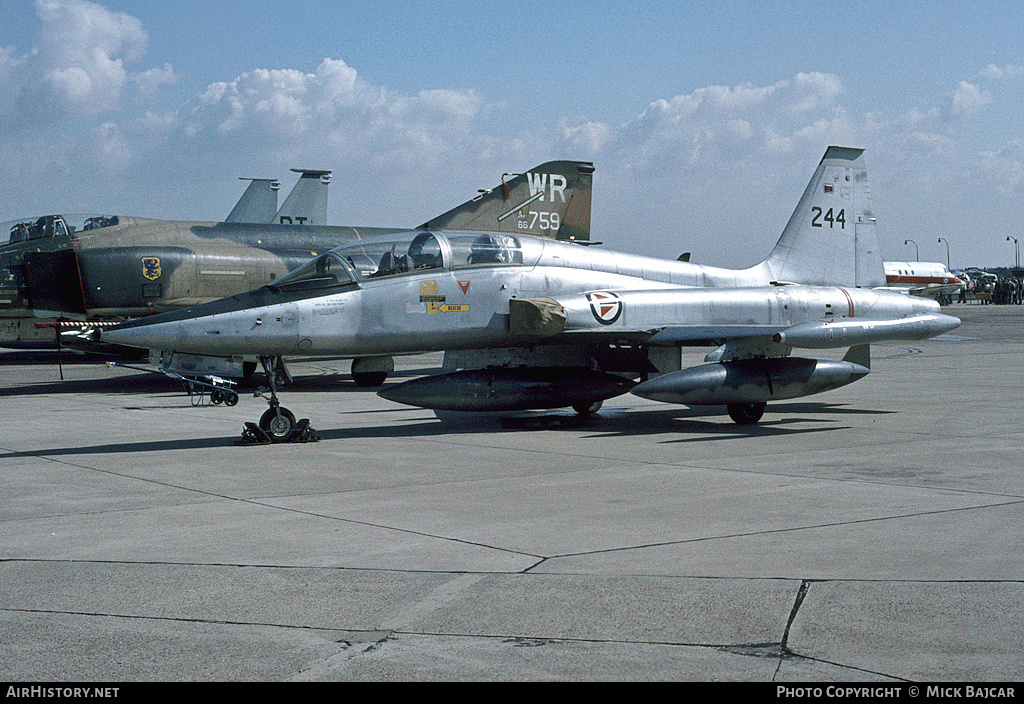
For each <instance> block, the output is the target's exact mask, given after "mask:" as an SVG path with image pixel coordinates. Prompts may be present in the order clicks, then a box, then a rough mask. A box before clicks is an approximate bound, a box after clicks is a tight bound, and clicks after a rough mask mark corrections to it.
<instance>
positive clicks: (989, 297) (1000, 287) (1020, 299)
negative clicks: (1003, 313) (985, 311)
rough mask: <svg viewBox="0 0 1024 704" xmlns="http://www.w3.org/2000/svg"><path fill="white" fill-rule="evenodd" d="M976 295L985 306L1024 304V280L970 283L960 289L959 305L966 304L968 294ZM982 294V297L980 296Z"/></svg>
mask: <svg viewBox="0 0 1024 704" xmlns="http://www.w3.org/2000/svg"><path fill="white" fill-rule="evenodd" d="M971 293H974V294H975V295H976V296H977V299H978V300H979V301H981V303H983V304H988V303H997V304H1000V305H1009V304H1013V305H1018V306H1019V305H1022V304H1024V279H996V280H995V281H969V282H967V286H965V287H964V288H961V289H960V297H959V299H958V302H959V303H966V302H967V297H968V294H971ZM978 294H981V295H978Z"/></svg>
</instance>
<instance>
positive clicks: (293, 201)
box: [273, 169, 331, 225]
mask: <svg viewBox="0 0 1024 704" xmlns="http://www.w3.org/2000/svg"><path fill="white" fill-rule="evenodd" d="M292 171H294V172H296V173H298V174H302V175H301V176H299V180H298V182H297V183H296V184H295V187H294V188H292V192H291V193H289V194H288V197H287V198H285V199H284V205H282V206H281V209H280V210H278V211H277V215H275V216H274V219H273V222H275V223H277V224H279V225H326V224H327V184H329V183H330V182H331V171H330V169H327V170H321V169H292Z"/></svg>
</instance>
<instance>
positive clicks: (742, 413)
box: [728, 401, 767, 425]
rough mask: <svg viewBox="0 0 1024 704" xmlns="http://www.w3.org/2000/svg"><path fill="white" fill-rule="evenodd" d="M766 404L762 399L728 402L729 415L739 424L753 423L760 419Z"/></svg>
mask: <svg viewBox="0 0 1024 704" xmlns="http://www.w3.org/2000/svg"><path fill="white" fill-rule="evenodd" d="M766 405H767V404H766V403H764V402H763V401H761V402H753V403H730V404H729V406H728V408H729V417H730V418H732V419H733V420H734V421H736V422H737V423H739V424H740V425H753V424H754V423H756V422H757V421H759V420H761V416H763V415H764V408H765V406H766Z"/></svg>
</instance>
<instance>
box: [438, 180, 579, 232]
mask: <svg viewBox="0 0 1024 704" xmlns="http://www.w3.org/2000/svg"><path fill="white" fill-rule="evenodd" d="M593 174H594V165H593V164H592V163H590V162H586V161H549V162H547V163H546V164H541V165H540V166H537V167H534V168H533V169H531V170H530V171H528V172H527V173H525V174H517V175H515V176H514V177H513V178H511V179H509V180H507V181H506V180H505V176H509V175H510V174H505V176H503V177H502V179H501V184H500V185H498V186H495V187H494V188H491V189H488V190H486V191H481V193H480V195H478V196H477V197H476V198H474V199H473V200H471V201H468V202H466V203H463V204H462V205H460V206H458V207H457V208H453V209H452V210H449V211H448V212H447V213H444V214H443V215H439V216H437V217H436V218H433V219H432V220H429V221H427V222H425V223H424V224H422V225H420V229H424V230H479V231H483V232H507V233H509V234H520V235H537V236H540V237H550V238H552V239H559V240H575V241H581V242H587V241H589V240H590V192H591V187H592V184H593Z"/></svg>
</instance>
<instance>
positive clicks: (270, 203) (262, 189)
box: [224, 178, 281, 223]
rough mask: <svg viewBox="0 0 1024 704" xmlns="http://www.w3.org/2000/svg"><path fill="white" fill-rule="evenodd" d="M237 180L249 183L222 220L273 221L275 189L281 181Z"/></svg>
mask: <svg viewBox="0 0 1024 704" xmlns="http://www.w3.org/2000/svg"><path fill="white" fill-rule="evenodd" d="M239 180H241V181H250V182H251V183H249V187H248V188H246V189H245V193H243V194H242V197H241V198H239V199H238V202H237V203H235V207H234V208H232V209H231V212H230V213H229V214H228V216H227V218H226V219H225V220H224V222H259V223H267V222H274V213H276V212H277V190H278V189H279V188H280V187H281V182H280V181H278V180H277V179H274V178H250V179H246V178H242V179H239Z"/></svg>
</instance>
